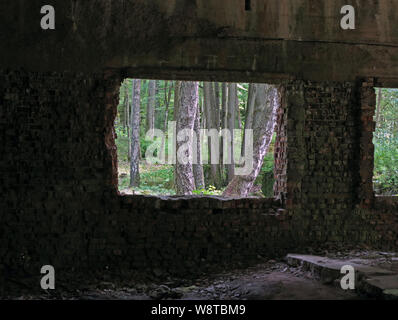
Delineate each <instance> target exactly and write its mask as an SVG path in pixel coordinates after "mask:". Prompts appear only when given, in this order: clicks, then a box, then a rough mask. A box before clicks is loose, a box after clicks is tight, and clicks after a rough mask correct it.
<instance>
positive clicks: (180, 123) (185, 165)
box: [176, 81, 199, 195]
mask: <svg viewBox="0 0 398 320" xmlns="http://www.w3.org/2000/svg"><path fill="white" fill-rule="evenodd" d="M198 89H199V83H198V82H192V81H184V82H183V83H182V84H181V92H180V103H179V110H178V117H177V136H178V135H179V134H181V132H182V130H185V132H187V133H188V134H186V135H184V136H183V138H181V137H180V139H178V138H177V156H178V157H177V165H176V169H177V170H176V171H177V172H176V173H177V174H176V176H177V179H176V180H177V181H176V182H177V184H176V189H177V194H178V195H191V194H192V191H193V190H195V181H194V176H193V168H192V159H193V154H192V153H193V143H194V142H193V129H194V124H195V116H196V112H197V109H198ZM181 156H183V157H184V158H185V159H181Z"/></svg>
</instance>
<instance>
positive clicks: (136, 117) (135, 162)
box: [130, 80, 141, 187]
mask: <svg viewBox="0 0 398 320" xmlns="http://www.w3.org/2000/svg"><path fill="white" fill-rule="evenodd" d="M140 96H141V80H133V96H132V101H131V140H130V141H131V161H130V187H139V185H140V121H141V114H140V104H141V101H140V100H141V99H140Z"/></svg>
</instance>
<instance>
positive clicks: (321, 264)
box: [286, 254, 398, 299]
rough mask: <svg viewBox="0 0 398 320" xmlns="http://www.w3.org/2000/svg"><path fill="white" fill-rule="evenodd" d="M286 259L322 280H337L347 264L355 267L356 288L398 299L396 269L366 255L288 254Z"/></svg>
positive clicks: (378, 296) (327, 282)
mask: <svg viewBox="0 0 398 320" xmlns="http://www.w3.org/2000/svg"><path fill="white" fill-rule="evenodd" d="M286 260H287V263H288V264H290V265H292V266H296V267H298V266H300V267H302V268H303V269H304V270H307V271H310V272H311V274H312V275H313V276H314V277H315V278H317V279H318V280H320V281H321V282H322V283H324V284H333V283H334V284H339V281H340V279H341V278H342V276H343V275H342V274H341V268H342V267H343V266H345V265H350V266H352V267H353V268H354V270H355V271H356V289H355V290H356V291H357V292H358V293H359V294H361V295H366V296H368V297H371V298H381V299H398V272H396V271H395V270H391V269H390V270H389V269H386V268H382V267H380V266H377V265H370V264H369V259H366V260H365V259H360V258H354V259H345V260H339V259H331V258H327V257H320V256H312V255H300V254H289V255H287V257H286Z"/></svg>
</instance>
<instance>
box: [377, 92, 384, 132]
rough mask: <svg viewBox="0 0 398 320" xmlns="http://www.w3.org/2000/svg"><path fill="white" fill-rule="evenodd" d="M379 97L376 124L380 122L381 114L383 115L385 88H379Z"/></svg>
mask: <svg viewBox="0 0 398 320" xmlns="http://www.w3.org/2000/svg"><path fill="white" fill-rule="evenodd" d="M378 91H379V92H378V97H377V108H376V126H379V124H380V115H381V102H382V101H383V90H382V89H381V88H379V90H378Z"/></svg>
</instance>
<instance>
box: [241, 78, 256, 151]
mask: <svg viewBox="0 0 398 320" xmlns="http://www.w3.org/2000/svg"><path fill="white" fill-rule="evenodd" d="M254 102H255V96H254V84H252V83H250V84H249V93H248V96H247V106H246V117H245V131H244V132H243V140H242V150H241V155H242V157H243V156H244V154H245V138H246V130H250V129H253V114H254Z"/></svg>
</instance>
